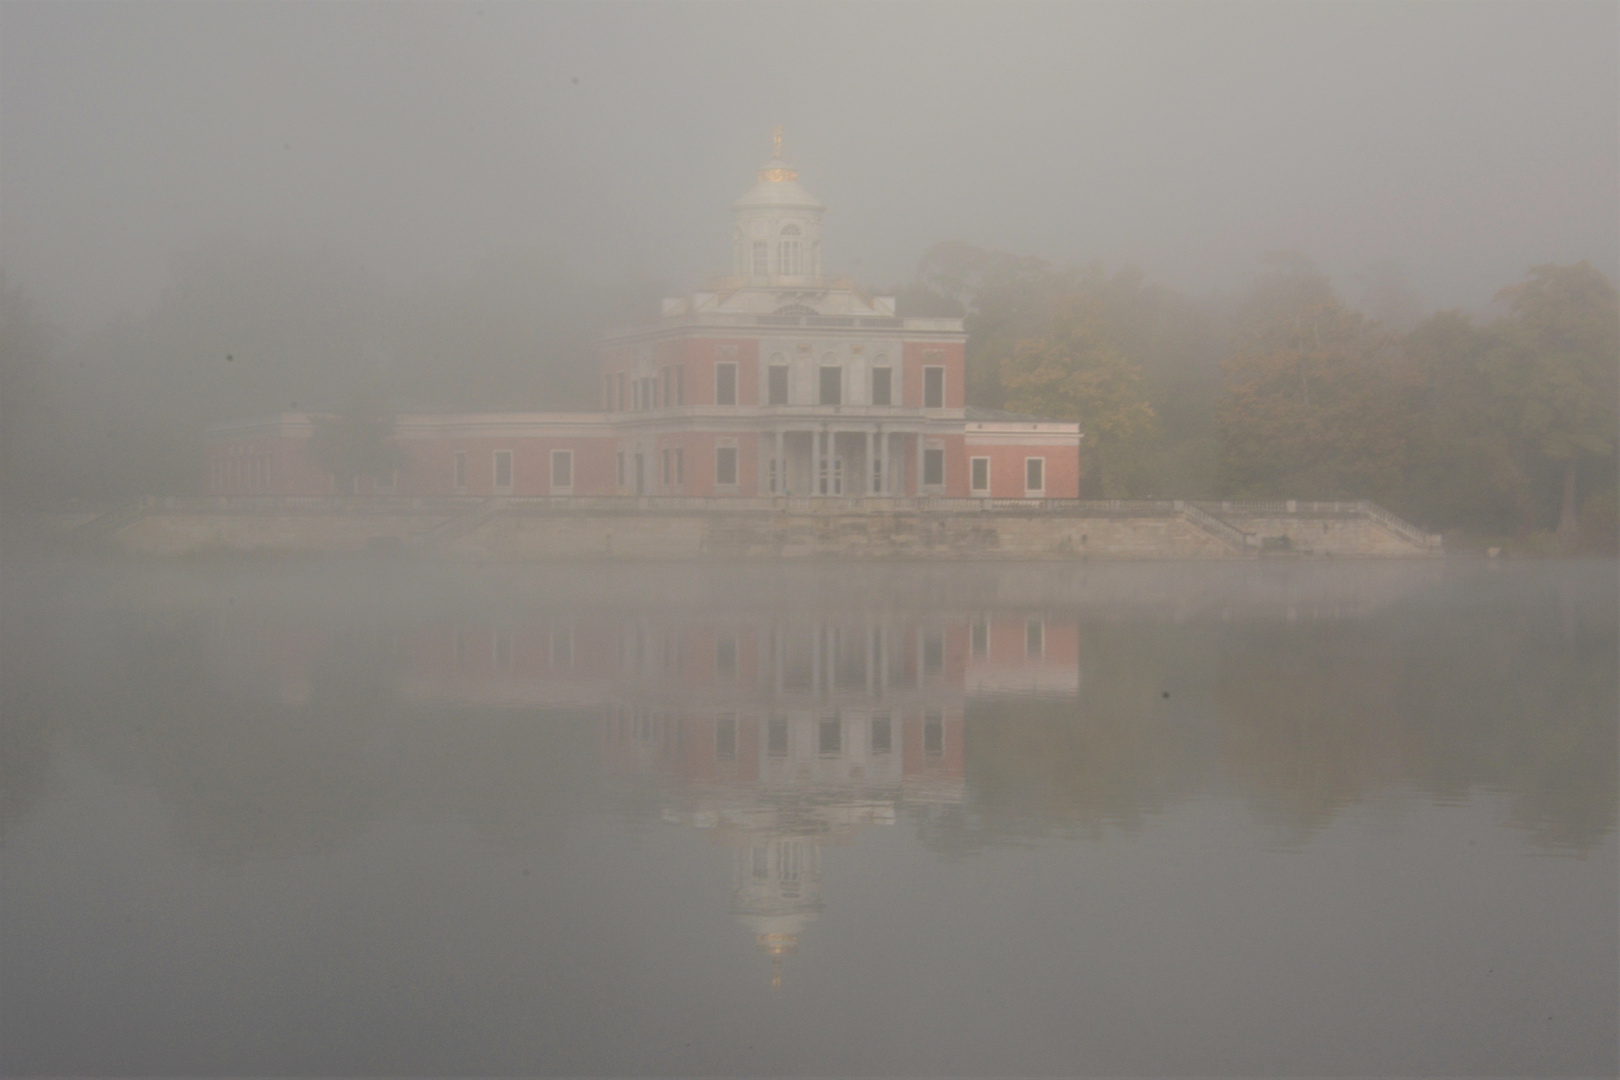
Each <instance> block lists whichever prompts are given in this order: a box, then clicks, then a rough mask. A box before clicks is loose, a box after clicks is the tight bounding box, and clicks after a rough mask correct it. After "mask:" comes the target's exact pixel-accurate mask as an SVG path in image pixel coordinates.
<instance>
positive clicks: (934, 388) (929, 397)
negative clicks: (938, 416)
mask: <svg viewBox="0 0 1620 1080" xmlns="http://www.w3.org/2000/svg"><path fill="white" fill-rule="evenodd" d="M944 407H945V369H944V368H942V367H925V368H923V408H925V409H943V408H944Z"/></svg>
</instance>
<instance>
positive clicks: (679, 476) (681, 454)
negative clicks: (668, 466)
mask: <svg viewBox="0 0 1620 1080" xmlns="http://www.w3.org/2000/svg"><path fill="white" fill-rule="evenodd" d="M684 483H686V451H685V450H682V449H681V448H680V447H678V446H677V447H676V448H675V485H676V486H677V487H679V486H680V485H681V484H684Z"/></svg>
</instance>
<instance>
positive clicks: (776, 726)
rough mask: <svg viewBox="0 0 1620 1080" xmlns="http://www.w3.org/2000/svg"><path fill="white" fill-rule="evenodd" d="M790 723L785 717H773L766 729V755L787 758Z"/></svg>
mask: <svg viewBox="0 0 1620 1080" xmlns="http://www.w3.org/2000/svg"><path fill="white" fill-rule="evenodd" d="M787 752H788V722H787V717H785V716H773V717H771V722H770V724H769V726H767V727H766V729H765V753H766V754H767V755H769V756H771V757H787Z"/></svg>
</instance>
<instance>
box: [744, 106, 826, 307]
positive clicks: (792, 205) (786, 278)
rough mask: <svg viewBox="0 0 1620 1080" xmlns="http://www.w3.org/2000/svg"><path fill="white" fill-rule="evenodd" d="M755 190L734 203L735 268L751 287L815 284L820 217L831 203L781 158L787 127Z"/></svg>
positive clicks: (777, 135) (774, 141)
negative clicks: (820, 198)
mask: <svg viewBox="0 0 1620 1080" xmlns="http://www.w3.org/2000/svg"><path fill="white" fill-rule="evenodd" d="M754 175H755V177H756V178H757V179H758V183H756V184H755V185H754V187H753V189H752V190H750V191H749V192H748V194H746V195H744V196H743V197H742V198H740V199H738V200H737V201H736V203H735V204H733V206H732V208H731V209H732V213H733V215H734V218H735V226H734V228H733V231H732V246H733V268H734V272H735V274H736V276H737V277H739V278H743V279H745V280H746V281H747V282H748V283H749V284H750V285H780V286H789V287H804V286H814V285H816V284H817V283H819V282H820V280H821V215H822V213H823V212H824V211H825V210H826V207H824V206H822V205H821V203H819V202H818V201H816V197H815V196H814V195H812V194H810V193H809V192H808V191H806V190H804V188H803V187H801V186H800V185H799V173H798V171H797V170H796V169H794V168H793V167H792V166H791V165H789V164H788V163H787V161H785V160H784V159H783V157H782V129H781V128H777V129H776V130H775V131H773V132H772V133H771V158H770V160H769V161H767V162H766V163H765V164H764V165H763V166H762V167H761V168H760V170H759V172H757V173H755V174H754Z"/></svg>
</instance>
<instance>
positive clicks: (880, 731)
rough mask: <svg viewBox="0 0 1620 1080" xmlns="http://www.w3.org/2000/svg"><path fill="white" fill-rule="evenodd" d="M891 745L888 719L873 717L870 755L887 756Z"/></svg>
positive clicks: (891, 738) (885, 717) (892, 743)
mask: <svg viewBox="0 0 1620 1080" xmlns="http://www.w3.org/2000/svg"><path fill="white" fill-rule="evenodd" d="M893 745H894V742H893V737H892V735H891V733H890V728H889V718H888V717H887V716H877V717H873V719H872V753H874V754H887V753H888V752H889V748H890V747H891V746H893Z"/></svg>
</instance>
